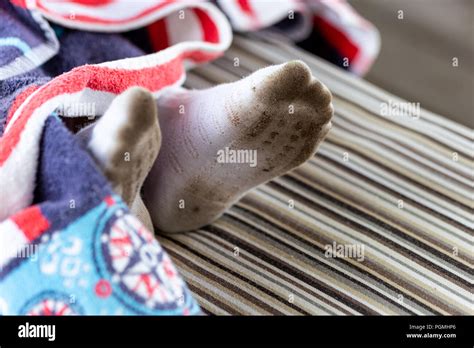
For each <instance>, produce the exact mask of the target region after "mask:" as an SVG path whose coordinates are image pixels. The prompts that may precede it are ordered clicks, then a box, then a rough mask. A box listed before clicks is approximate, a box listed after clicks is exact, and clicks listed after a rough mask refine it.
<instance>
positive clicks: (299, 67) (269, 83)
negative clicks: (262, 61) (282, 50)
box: [260, 60, 312, 101]
mask: <svg viewBox="0 0 474 348" xmlns="http://www.w3.org/2000/svg"><path fill="white" fill-rule="evenodd" d="M311 78H312V75H311V70H310V69H309V67H308V66H307V65H306V64H305V63H304V62H303V61H301V60H294V61H291V62H288V63H285V64H282V65H280V66H278V67H276V70H274V71H273V72H272V73H271V74H270V75H269V76H267V77H266V79H265V80H264V85H263V88H261V90H260V92H261V93H260V94H261V95H262V96H263V97H264V98H265V99H267V100H269V101H272V100H282V99H293V98H295V97H296V96H298V95H299V94H300V93H301V92H302V91H303V90H304V88H306V87H307V86H308V84H309V83H310V82H311Z"/></svg>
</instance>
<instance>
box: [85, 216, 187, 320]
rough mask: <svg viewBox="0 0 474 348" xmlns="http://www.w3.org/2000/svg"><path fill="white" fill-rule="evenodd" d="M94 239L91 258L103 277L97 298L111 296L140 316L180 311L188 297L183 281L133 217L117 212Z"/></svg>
mask: <svg viewBox="0 0 474 348" xmlns="http://www.w3.org/2000/svg"><path fill="white" fill-rule="evenodd" d="M94 239H95V241H94V244H95V248H94V249H95V250H94V251H95V257H94V258H95V261H96V264H97V266H98V271H99V274H100V275H101V277H102V278H103V280H101V281H100V282H99V283H100V284H97V286H96V293H97V295H98V296H100V297H104V296H105V295H107V296H108V295H111V296H115V297H116V298H117V299H118V300H119V301H120V302H122V303H123V304H125V305H126V306H127V307H129V308H130V309H132V310H133V311H135V312H137V313H140V314H154V313H156V312H158V311H171V312H173V311H175V310H178V309H179V308H184V304H185V303H186V302H187V301H188V300H189V298H188V297H189V294H188V293H187V291H186V287H185V284H184V282H183V280H182V279H181V277H179V275H178V273H177V271H176V269H175V267H174V266H173V264H172V262H171V260H170V258H169V257H168V255H167V254H166V253H165V252H164V251H163V249H162V248H161V246H160V244H159V243H158V242H157V241H156V240H155V238H154V236H153V235H152V234H151V233H150V232H149V231H148V230H147V229H146V228H145V227H144V226H143V225H142V224H141V222H140V221H138V219H136V218H135V217H134V216H133V215H131V214H129V213H126V212H124V211H123V210H121V209H119V210H117V211H116V212H115V214H114V216H112V217H111V218H109V220H108V221H107V222H106V224H105V226H104V228H103V230H102V231H96V236H95V237H94ZM105 279H109V280H110V286H109V282H108V281H107V280H105ZM177 314H178V313H177Z"/></svg>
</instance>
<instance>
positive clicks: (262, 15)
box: [217, 0, 380, 75]
mask: <svg viewBox="0 0 474 348" xmlns="http://www.w3.org/2000/svg"><path fill="white" fill-rule="evenodd" d="M217 3H218V4H219V6H220V8H221V9H222V10H223V11H224V12H225V13H226V14H227V16H228V17H229V19H230V22H231V24H232V27H233V28H234V29H235V30H236V31H239V32H253V31H257V30H262V31H263V32H262V34H263V37H268V36H269V35H275V38H274V39H275V41H276V42H282V41H288V39H290V40H292V41H293V42H296V43H298V45H300V46H301V47H303V48H304V49H306V50H308V51H310V52H312V53H314V54H316V55H318V56H320V57H323V58H324V59H326V60H328V61H330V62H332V63H333V64H336V65H338V66H339V67H342V68H343V69H346V70H349V71H351V72H353V73H355V74H357V75H364V74H365V73H366V72H367V71H368V70H369V69H370V67H371V66H372V63H373V62H374V60H375V58H376V57H377V55H378V53H379V49H380V36H379V33H378V31H377V29H376V28H375V27H374V26H373V25H372V24H371V23H370V22H368V21H367V20H365V19H364V18H362V17H361V16H360V15H359V14H358V13H357V12H356V11H355V10H354V9H353V8H352V7H351V6H350V5H349V3H347V1H345V0H285V1H279V0H273V1H272V0H270V1H262V0H218V1H217Z"/></svg>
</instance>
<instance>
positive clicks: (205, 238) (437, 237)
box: [159, 37, 474, 314]
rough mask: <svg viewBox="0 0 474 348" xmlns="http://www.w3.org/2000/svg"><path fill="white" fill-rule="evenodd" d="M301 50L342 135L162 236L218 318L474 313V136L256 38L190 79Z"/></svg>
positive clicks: (201, 83) (232, 75)
mask: <svg viewBox="0 0 474 348" xmlns="http://www.w3.org/2000/svg"><path fill="white" fill-rule="evenodd" d="M236 58H237V59H238V60H237V59H236ZM295 58H298V59H302V60H303V61H305V62H306V63H307V64H308V65H309V66H310V67H311V69H312V70H313V73H314V75H315V76H317V77H318V78H319V79H321V80H322V81H323V82H324V83H325V84H326V85H327V86H328V87H329V88H330V89H331V91H332V92H333V95H334V106H335V117H334V119H333V129H332V130H331V131H330V133H329V135H328V137H327V139H326V141H325V142H324V143H323V144H322V145H321V147H320V149H319V151H318V154H317V155H316V156H315V157H314V158H313V159H312V160H310V161H309V162H308V163H306V164H305V165H303V166H302V167H300V168H298V169H296V170H294V171H293V172H291V173H289V174H287V175H285V176H283V177H280V178H277V179H275V180H273V181H271V182H269V183H267V184H266V185H263V186H260V187H258V188H256V189H254V190H253V191H251V192H250V193H248V194H247V195H246V196H245V197H244V198H243V199H242V200H241V201H240V202H239V203H237V204H236V205H235V206H234V207H232V208H231V209H230V210H229V211H228V212H227V213H226V214H225V215H224V216H223V217H222V218H221V219H219V220H218V221H217V222H215V223H214V224H212V225H211V226H207V227H205V228H203V229H201V230H199V231H195V232H191V233H185V234H177V235H170V236H161V237H159V239H160V241H161V242H162V244H163V246H164V247H165V248H166V250H167V251H168V252H169V254H170V255H171V257H172V258H173V259H174V261H175V263H176V265H177V267H178V268H179V269H180V271H181V273H182V275H183V276H184V278H185V279H186V280H187V282H188V285H189V287H190V289H191V291H192V292H193V293H194V294H195V296H196V298H197V300H198V301H199V303H200V304H201V306H202V308H203V310H204V312H206V313H210V314H473V313H474V310H473V293H472V290H473V276H472V274H473V273H472V270H473V241H474V238H473V208H474V207H473V162H472V156H473V153H472V152H473V132H472V130H469V129H467V128H464V127H463V126H460V125H458V124H455V123H453V122H451V121H448V120H447V119H445V118H442V117H440V116H437V115H434V114H432V113H429V112H427V111H425V110H423V109H421V114H420V117H419V118H413V117H409V116H383V115H381V110H382V103H388V102H390V101H392V102H399V101H401V100H399V99H398V98H397V97H395V96H393V95H389V94H388V93H386V92H384V91H382V90H380V89H378V88H376V87H374V86H372V85H370V84H368V83H366V82H365V81H363V80H360V79H357V78H355V77H353V76H351V75H349V74H346V73H344V72H341V71H340V70H337V69H336V68H333V67H332V66H330V65H329V64H327V63H325V62H322V61H321V60H319V59H317V58H315V57H314V56H311V55H308V54H306V53H304V52H303V51H300V50H298V49H295V48H291V47H287V46H284V45H278V44H272V43H266V42H260V41H257V40H255V39H254V40H249V39H246V38H242V37H237V38H236V39H235V41H234V45H233V47H232V48H231V49H230V50H229V51H228V52H227V53H226V55H225V57H223V58H221V59H219V60H218V61H216V62H214V63H213V64H211V65H208V66H205V67H202V68H199V69H197V70H194V71H193V73H192V74H191V75H190V76H189V78H188V81H187V85H188V86H189V87H193V88H206V87H209V86H210V85H212V84H216V83H222V82H228V81H233V80H236V79H239V78H241V77H242V76H245V75H248V74H250V73H251V72H252V71H254V70H256V69H258V68H260V67H263V66H267V65H269V64H276V63H281V62H284V61H288V60H291V59H295ZM236 62H237V63H238V66H235V64H234V63H236ZM344 245H353V246H357V247H359V251H360V250H361V249H360V248H362V247H363V251H364V253H363V254H362V255H363V259H362V258H361V257H356V256H357V255H347V254H345V255H342V254H341V255H337V256H338V257H331V255H328V254H327V250H328V246H332V247H334V246H336V247H341V246H344ZM339 256H340V257H339ZM358 256H360V255H358Z"/></svg>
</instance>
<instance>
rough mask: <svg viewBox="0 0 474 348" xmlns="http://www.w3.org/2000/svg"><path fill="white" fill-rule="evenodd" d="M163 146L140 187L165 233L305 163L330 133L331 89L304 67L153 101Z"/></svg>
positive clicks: (202, 219) (191, 225)
mask: <svg viewBox="0 0 474 348" xmlns="http://www.w3.org/2000/svg"><path fill="white" fill-rule="evenodd" d="M158 113H159V115H160V120H159V122H160V127H161V130H162V136H163V139H162V147H161V150H160V153H159V155H158V158H157V160H156V162H155V164H154V165H153V168H152V170H151V172H150V174H149V175H148V177H147V179H146V182H145V186H144V189H143V194H144V202H145V205H146V206H147V208H148V210H149V212H150V215H151V218H152V221H153V223H154V225H155V227H157V228H158V229H160V230H161V231H164V232H178V231H186V230H192V229H196V228H199V227H202V226H203V225H206V224H208V223H210V222H212V221H213V220H215V219H216V218H218V217H219V216H220V215H221V214H222V213H223V212H224V211H225V210H226V209H227V208H228V207H229V206H230V205H232V204H233V203H234V202H236V201H237V200H238V199H239V198H240V197H241V196H242V195H243V194H244V193H245V192H246V191H248V190H249V189H251V188H253V187H255V186H257V185H259V184H261V183H264V182H266V181H268V180H270V179H272V178H274V177H276V176H279V175H281V174H283V173H285V172H287V171H289V170H291V169H293V168H295V167H297V166H299V165H300V164H302V163H303V162H305V161H306V160H307V159H309V158H310V157H311V156H313V155H314V154H315V152H316V149H317V146H318V144H319V143H320V141H321V140H322V139H323V138H324V136H325V135H326V133H327V132H328V130H329V128H330V119H331V117H332V114H333V108H332V104H331V94H330V92H329V90H328V89H327V88H326V87H325V86H324V85H323V84H321V82H319V81H317V80H316V79H315V78H313V77H312V75H311V72H310V70H309V68H308V67H307V66H306V65H305V64H304V63H303V62H301V61H293V62H289V63H286V64H282V65H277V66H270V67H268V68H265V69H261V70H259V71H257V72H255V73H253V74H252V75H250V76H248V77H247V78H245V79H242V80H240V81H237V82H234V83H229V84H223V85H219V86H217V87H214V88H210V89H207V90H202V91H194V90H193V91H188V90H184V89H179V90H174V91H171V92H169V93H167V94H165V95H164V96H163V97H161V98H160V99H159V100H158Z"/></svg>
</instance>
